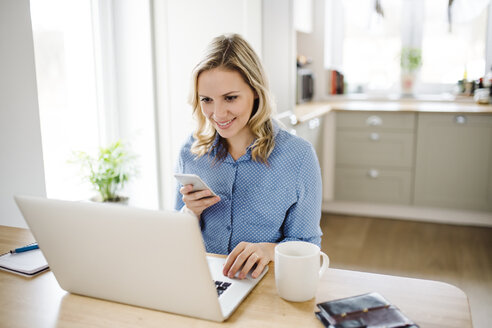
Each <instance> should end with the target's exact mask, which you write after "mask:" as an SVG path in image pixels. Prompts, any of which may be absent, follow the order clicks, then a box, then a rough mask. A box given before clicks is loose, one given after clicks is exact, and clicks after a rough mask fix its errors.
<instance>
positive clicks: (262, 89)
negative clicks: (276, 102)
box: [189, 34, 275, 163]
mask: <svg viewBox="0 0 492 328" xmlns="http://www.w3.org/2000/svg"><path fill="white" fill-rule="evenodd" d="M214 68H223V69H227V70H231V71H236V72H238V73H239V74H241V76H242V77H243V79H244V81H245V82H246V83H247V84H248V85H249V86H250V88H251V89H252V90H253V92H254V93H255V95H257V96H258V99H255V102H254V108H253V112H252V115H251V118H250V119H249V121H248V123H247V124H248V126H249V128H250V129H251V132H252V133H253V135H254V137H255V142H254V144H253V146H252V148H251V157H252V158H253V160H255V161H261V162H263V163H267V160H268V157H269V156H270V154H271V153H272V151H273V147H274V146H275V142H274V135H273V124H272V115H273V112H274V107H273V103H272V100H271V96H270V91H269V90H268V82H267V78H266V75H265V72H264V70H263V67H262V65H261V62H260V59H259V58H258V56H257V55H256V53H255V52H254V50H253V48H252V47H251V46H250V45H249V44H248V42H246V40H244V39H243V38H242V37H241V36H240V35H238V34H230V35H221V36H218V37H216V38H214V39H213V40H212V42H211V43H210V44H209V46H208V48H207V49H206V52H205V56H204V58H203V59H202V60H201V61H200V62H199V63H198V65H196V66H195V68H194V69H193V72H192V87H191V93H190V99H189V102H190V104H191V106H192V107H193V116H194V118H195V119H196V120H197V123H198V124H197V128H196V130H195V131H194V132H193V137H194V138H195V142H194V143H193V145H192V146H191V152H192V153H194V154H196V155H197V156H199V157H200V156H203V155H205V154H209V153H210V152H211V151H212V149H213V148H214V141H215V138H216V135H217V131H216V130H215V128H214V127H213V125H212V124H210V122H209V121H208V119H207V117H205V115H204V114H203V113H202V110H201V104H200V97H199V96H198V77H199V76H200V74H201V73H203V72H205V71H208V70H211V69H214ZM215 147H219V149H218V152H217V155H216V160H223V159H225V157H226V156H227V143H226V142H225V140H224V139H223V138H221V137H220V136H219V143H218V144H217V145H215Z"/></svg>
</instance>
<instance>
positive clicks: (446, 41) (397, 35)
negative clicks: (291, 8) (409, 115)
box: [325, 0, 489, 93]
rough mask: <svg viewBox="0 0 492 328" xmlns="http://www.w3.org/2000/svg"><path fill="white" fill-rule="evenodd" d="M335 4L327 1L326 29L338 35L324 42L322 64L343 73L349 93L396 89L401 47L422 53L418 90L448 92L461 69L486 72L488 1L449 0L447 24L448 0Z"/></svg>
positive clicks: (469, 73)
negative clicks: (326, 46) (328, 54)
mask: <svg viewBox="0 0 492 328" xmlns="http://www.w3.org/2000/svg"><path fill="white" fill-rule="evenodd" d="M336 2H337V1H334V0H327V8H328V10H330V11H331V12H327V15H326V19H327V22H328V23H327V28H328V29H329V31H333V30H334V31H337V30H338V31H340V33H342V34H343V36H342V37H339V38H337V37H332V39H331V40H329V42H330V44H328V49H327V52H329V53H330V55H331V56H328V57H327V59H325V60H327V62H325V66H326V67H327V68H335V69H340V70H341V71H342V72H343V73H344V75H345V81H346V82H347V83H348V92H368V93H378V92H385V93H387V92H398V91H399V86H400V54H401V50H402V48H403V47H413V48H420V49H421V51H422V67H421V68H420V70H419V73H418V80H419V84H418V85H417V92H419V93H436V92H444V91H445V92H451V91H452V90H453V88H454V86H455V85H456V83H457V81H458V80H460V79H462V78H463V75H464V72H465V70H466V72H467V77H468V79H478V78H479V77H481V76H483V75H484V74H485V71H486V70H485V62H486V32H487V19H488V11H489V10H488V3H489V0H479V1H472V2H469V1H465V0H455V1H453V5H452V7H451V24H450V22H449V21H448V4H449V1H448V0H378V1H376V0H375V1H367V0H344V1H343V2H341V3H342V4H335V3H336ZM376 4H379V7H378V8H377V6H376ZM450 28H451V29H450ZM331 33H332V35H333V32H331ZM337 39H338V40H337ZM337 52H338V53H339V54H337ZM336 58H340V59H339V60H338V62H337V61H336V60H334V59H336Z"/></svg>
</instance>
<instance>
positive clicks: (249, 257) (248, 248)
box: [223, 241, 277, 279]
mask: <svg viewBox="0 0 492 328" xmlns="http://www.w3.org/2000/svg"><path fill="white" fill-rule="evenodd" d="M276 245H277V244H273V243H248V242H245V241H243V242H240V243H239V244H238V245H237V246H236V247H235V248H234V249H233V250H232V252H231V253H230V254H229V256H228V257H227V261H226V263H225V265H224V269H223V274H224V276H228V277H229V278H233V277H235V275H236V273H237V272H238V271H239V270H240V269H241V271H240V273H239V275H238V278H239V279H244V278H246V275H247V274H248V272H249V271H250V270H251V268H252V267H253V265H255V264H256V269H255V270H254V271H253V272H252V273H251V276H252V277H253V278H258V277H259V276H260V274H261V272H262V271H263V269H264V268H265V266H266V265H267V264H268V263H270V261H273V259H274V256H275V246H276ZM241 267H242V268H241Z"/></svg>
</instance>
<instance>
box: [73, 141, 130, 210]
mask: <svg viewBox="0 0 492 328" xmlns="http://www.w3.org/2000/svg"><path fill="white" fill-rule="evenodd" d="M74 155H75V160H74V162H78V163H80V164H81V166H82V170H83V174H84V178H86V179H87V180H88V181H89V182H90V183H91V184H92V186H93V187H94V189H95V190H97V191H98V192H99V195H98V196H96V197H93V198H91V200H93V201H101V202H115V203H123V204H127V203H128V197H124V196H122V195H120V194H119V193H120V192H121V190H122V189H123V187H124V186H125V184H126V183H127V182H128V181H130V180H131V179H132V178H133V177H134V176H135V175H136V168H135V159H136V157H135V156H134V155H133V154H131V153H130V151H129V150H128V149H127V146H126V145H125V144H124V143H123V142H122V141H121V140H118V141H116V142H114V143H112V144H111V145H109V146H108V147H100V148H99V153H98V154H97V156H96V157H93V156H90V155H89V154H87V153H86V152H83V151H77V152H74Z"/></svg>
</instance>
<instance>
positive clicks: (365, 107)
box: [294, 99, 492, 123]
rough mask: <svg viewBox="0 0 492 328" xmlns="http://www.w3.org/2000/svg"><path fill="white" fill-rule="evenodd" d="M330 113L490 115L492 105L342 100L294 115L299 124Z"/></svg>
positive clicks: (311, 105) (317, 104)
mask: <svg viewBox="0 0 492 328" xmlns="http://www.w3.org/2000/svg"><path fill="white" fill-rule="evenodd" d="M330 111H390V112H391V111H394V112H427V113H475V114H490V113H492V105H490V104H489V105H479V104H476V103H474V102H471V101H467V102H450V101H442V102H439V101H417V100H404V99H402V100H398V101H381V100H342V99H336V100H333V101H322V102H309V103H304V104H300V105H297V106H296V107H295V109H294V114H295V115H296V117H297V120H298V121H299V122H301V123H302V122H305V121H308V120H310V119H313V118H315V117H319V116H322V115H325V114H327V113H328V112H330Z"/></svg>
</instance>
